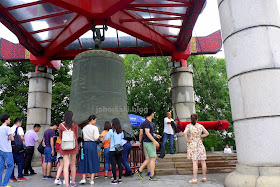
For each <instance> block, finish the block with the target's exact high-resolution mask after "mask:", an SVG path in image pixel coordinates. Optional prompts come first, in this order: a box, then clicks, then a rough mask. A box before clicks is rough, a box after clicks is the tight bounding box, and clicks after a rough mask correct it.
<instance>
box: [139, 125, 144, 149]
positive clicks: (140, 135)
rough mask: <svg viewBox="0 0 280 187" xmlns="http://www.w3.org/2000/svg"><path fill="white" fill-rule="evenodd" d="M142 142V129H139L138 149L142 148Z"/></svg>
mask: <svg viewBox="0 0 280 187" xmlns="http://www.w3.org/2000/svg"><path fill="white" fill-rule="evenodd" d="M142 140H143V129H140V132H139V147H140V148H142Z"/></svg>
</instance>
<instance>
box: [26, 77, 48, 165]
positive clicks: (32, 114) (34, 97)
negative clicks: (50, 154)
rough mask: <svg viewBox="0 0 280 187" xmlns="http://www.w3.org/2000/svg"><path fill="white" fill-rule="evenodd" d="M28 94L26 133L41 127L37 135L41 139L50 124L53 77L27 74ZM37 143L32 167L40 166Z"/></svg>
mask: <svg viewBox="0 0 280 187" xmlns="http://www.w3.org/2000/svg"><path fill="white" fill-rule="evenodd" d="M28 79H29V92H28V105H27V126H26V131H28V130H31V129H33V126H34V125H35V124H36V123H38V124H40V125H41V129H40V131H39V132H38V133H37V135H38V137H39V138H40V139H42V138H43V135H44V132H45V130H47V129H48V128H50V124H51V104H52V83H53V80H54V76H53V75H51V74H48V73H35V72H32V73H29V75H28ZM37 147H38V143H36V144H35V150H34V155H33V160H32V166H41V165H42V162H41V154H40V153H39V152H38V151H37Z"/></svg>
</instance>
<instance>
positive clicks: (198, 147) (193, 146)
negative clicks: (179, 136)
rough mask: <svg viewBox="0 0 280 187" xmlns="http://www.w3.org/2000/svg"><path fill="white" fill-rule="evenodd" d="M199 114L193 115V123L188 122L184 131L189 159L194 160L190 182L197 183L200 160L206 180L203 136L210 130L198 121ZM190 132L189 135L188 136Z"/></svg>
mask: <svg viewBox="0 0 280 187" xmlns="http://www.w3.org/2000/svg"><path fill="white" fill-rule="evenodd" d="M197 119H198V116H197V114H192V115H191V124H188V125H187V126H186V128H185V131H184V137H185V139H186V141H187V143H188V144H187V148H188V159H192V162H193V179H192V180H190V181H189V183H192V184H197V171H198V160H200V161H201V166H202V180H201V181H202V182H206V170H207V166H206V162H205V160H206V151H205V147H204V145H203V143H202V138H205V137H206V136H208V135H209V133H208V131H207V130H206V129H205V128H204V127H203V126H202V125H201V124H199V123H197ZM188 133H189V137H188Z"/></svg>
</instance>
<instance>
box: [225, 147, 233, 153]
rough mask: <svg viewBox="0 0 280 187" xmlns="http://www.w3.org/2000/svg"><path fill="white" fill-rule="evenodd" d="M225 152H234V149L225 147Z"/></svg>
mask: <svg viewBox="0 0 280 187" xmlns="http://www.w3.org/2000/svg"><path fill="white" fill-rule="evenodd" d="M224 153H232V151H231V149H230V148H225V149H224Z"/></svg>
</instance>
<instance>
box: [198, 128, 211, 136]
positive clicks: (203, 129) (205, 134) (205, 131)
mask: <svg viewBox="0 0 280 187" xmlns="http://www.w3.org/2000/svg"><path fill="white" fill-rule="evenodd" d="M202 132H203V134H202V135H201V136H200V137H201V138H205V137H206V136H208V135H209V132H208V131H207V130H206V129H205V128H204V127H203V128H202Z"/></svg>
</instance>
